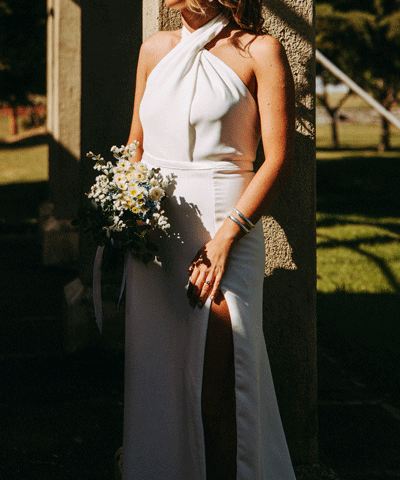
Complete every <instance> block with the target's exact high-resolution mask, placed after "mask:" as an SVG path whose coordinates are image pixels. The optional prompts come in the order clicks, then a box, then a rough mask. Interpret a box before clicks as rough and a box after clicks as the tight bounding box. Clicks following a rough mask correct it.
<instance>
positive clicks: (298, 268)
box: [264, 0, 318, 463]
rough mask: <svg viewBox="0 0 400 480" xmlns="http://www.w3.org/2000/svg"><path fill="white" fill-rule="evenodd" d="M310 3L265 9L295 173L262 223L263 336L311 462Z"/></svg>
mask: <svg viewBox="0 0 400 480" xmlns="http://www.w3.org/2000/svg"><path fill="white" fill-rule="evenodd" d="M313 3H314V2H313V0H284V1H283V0H271V1H267V2H266V9H265V18H266V26H267V28H268V31H269V32H270V33H271V35H273V36H274V37H276V38H278V39H279V40H280V41H281V42H282V43H283V45H284V46H285V49H286V52H287V54H288V57H289V61H290V64H291V67H292V71H293V75H294V78H295V82H296V106H297V135H296V148H295V161H294V173H293V177H292V179H291V180H290V181H289V183H288V184H287V185H286V186H285V187H284V189H283V190H282V192H281V193H280V195H279V196H278V198H277V199H276V201H275V203H274V204H273V205H272V207H271V209H270V211H269V212H268V213H269V216H267V217H265V219H264V233H265V243H266V265H265V272H266V278H265V281H264V312H265V315H264V319H265V334H266V342H267V347H268V351H269V354H270V359H271V368H272V370H273V374H274V378H275V386H276V391H277V396H278V401H279V405H280V408H281V415H282V421H283V423H284V427H285V431H286V433H287V437H288V442H289V446H290V450H291V453H292V458H293V460H294V461H296V462H300V463H313V462H315V461H316V459H317V453H318V451H317V370H316V345H317V341H316V246H315V105H314V92H315V83H314V82H315V74H314V72H315V70H314V65H315V59H314V34H315V29H314V23H313V18H314V5H313Z"/></svg>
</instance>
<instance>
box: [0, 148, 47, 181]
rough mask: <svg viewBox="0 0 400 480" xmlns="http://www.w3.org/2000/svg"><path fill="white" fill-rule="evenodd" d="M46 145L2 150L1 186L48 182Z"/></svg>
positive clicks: (0, 158)
mask: <svg viewBox="0 0 400 480" xmlns="http://www.w3.org/2000/svg"><path fill="white" fill-rule="evenodd" d="M48 158H49V148H48V146H47V145H46V144H43V145H32V146H29V147H15V148H10V147H8V148H3V149H0V185H7V184H10V183H27V182H29V183H33V182H43V181H46V180H48V169H49V167H48Z"/></svg>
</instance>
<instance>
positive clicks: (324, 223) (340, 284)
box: [317, 214, 400, 293]
mask: <svg viewBox="0 0 400 480" xmlns="http://www.w3.org/2000/svg"><path fill="white" fill-rule="evenodd" d="M317 224H319V225H320V226H319V227H318V231H317V249H318V250H317V251H318V256H317V258H318V283H317V285H318V290H319V291H320V292H324V293H328V292H336V291H341V292H351V293H355V292H363V293H364V292H369V293H384V292H386V293H399V291H400V218H379V219H376V218H370V217H368V216H363V215H340V214H338V215H332V214H318V215H317Z"/></svg>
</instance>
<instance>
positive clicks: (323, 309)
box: [317, 150, 400, 405]
mask: <svg viewBox="0 0 400 480" xmlns="http://www.w3.org/2000/svg"><path fill="white" fill-rule="evenodd" d="M317 159H318V160H317V212H318V213H317V272H318V280H317V288H318V295H317V316H318V343H319V345H320V346H321V347H322V348H323V349H324V350H325V351H327V352H330V353H331V354H332V355H333V356H334V357H338V358H340V359H341V360H342V361H344V362H345V364H346V365H347V368H350V369H352V370H354V371H355V372H357V374H358V375H361V376H362V378H363V379H364V381H365V379H367V382H371V383H372V385H375V386H377V388H379V389H381V391H382V392H384V393H385V394H389V395H390V397H389V398H388V401H389V402H392V403H394V404H398V405H399V398H400V349H399V348H398V345H399V344H400V329H399V323H398V319H399V312H400V295H399V294H400V195H399V181H398V179H399V178H400V152H399V151H397V152H388V153H385V154H377V152H376V151H373V150H366V151H364V150H345V151H339V152H334V151H321V150H320V151H318V153H317Z"/></svg>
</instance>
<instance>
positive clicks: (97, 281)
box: [93, 246, 128, 333]
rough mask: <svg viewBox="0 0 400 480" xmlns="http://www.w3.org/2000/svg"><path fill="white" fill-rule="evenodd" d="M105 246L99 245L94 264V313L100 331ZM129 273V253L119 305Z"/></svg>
mask: <svg viewBox="0 0 400 480" xmlns="http://www.w3.org/2000/svg"><path fill="white" fill-rule="evenodd" d="M103 253H104V246H102V247H97V251H96V256H95V258H94V265H93V304H94V315H95V317H96V323H97V326H98V327H99V330H100V333H102V330H103V305H102V302H101V263H102V261H103ZM127 273H128V255H126V256H125V263H124V273H123V276H122V285H121V291H120V293H119V299H118V306H117V308H119V304H120V303H121V300H122V295H123V293H124V290H125V284H126V276H127Z"/></svg>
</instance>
